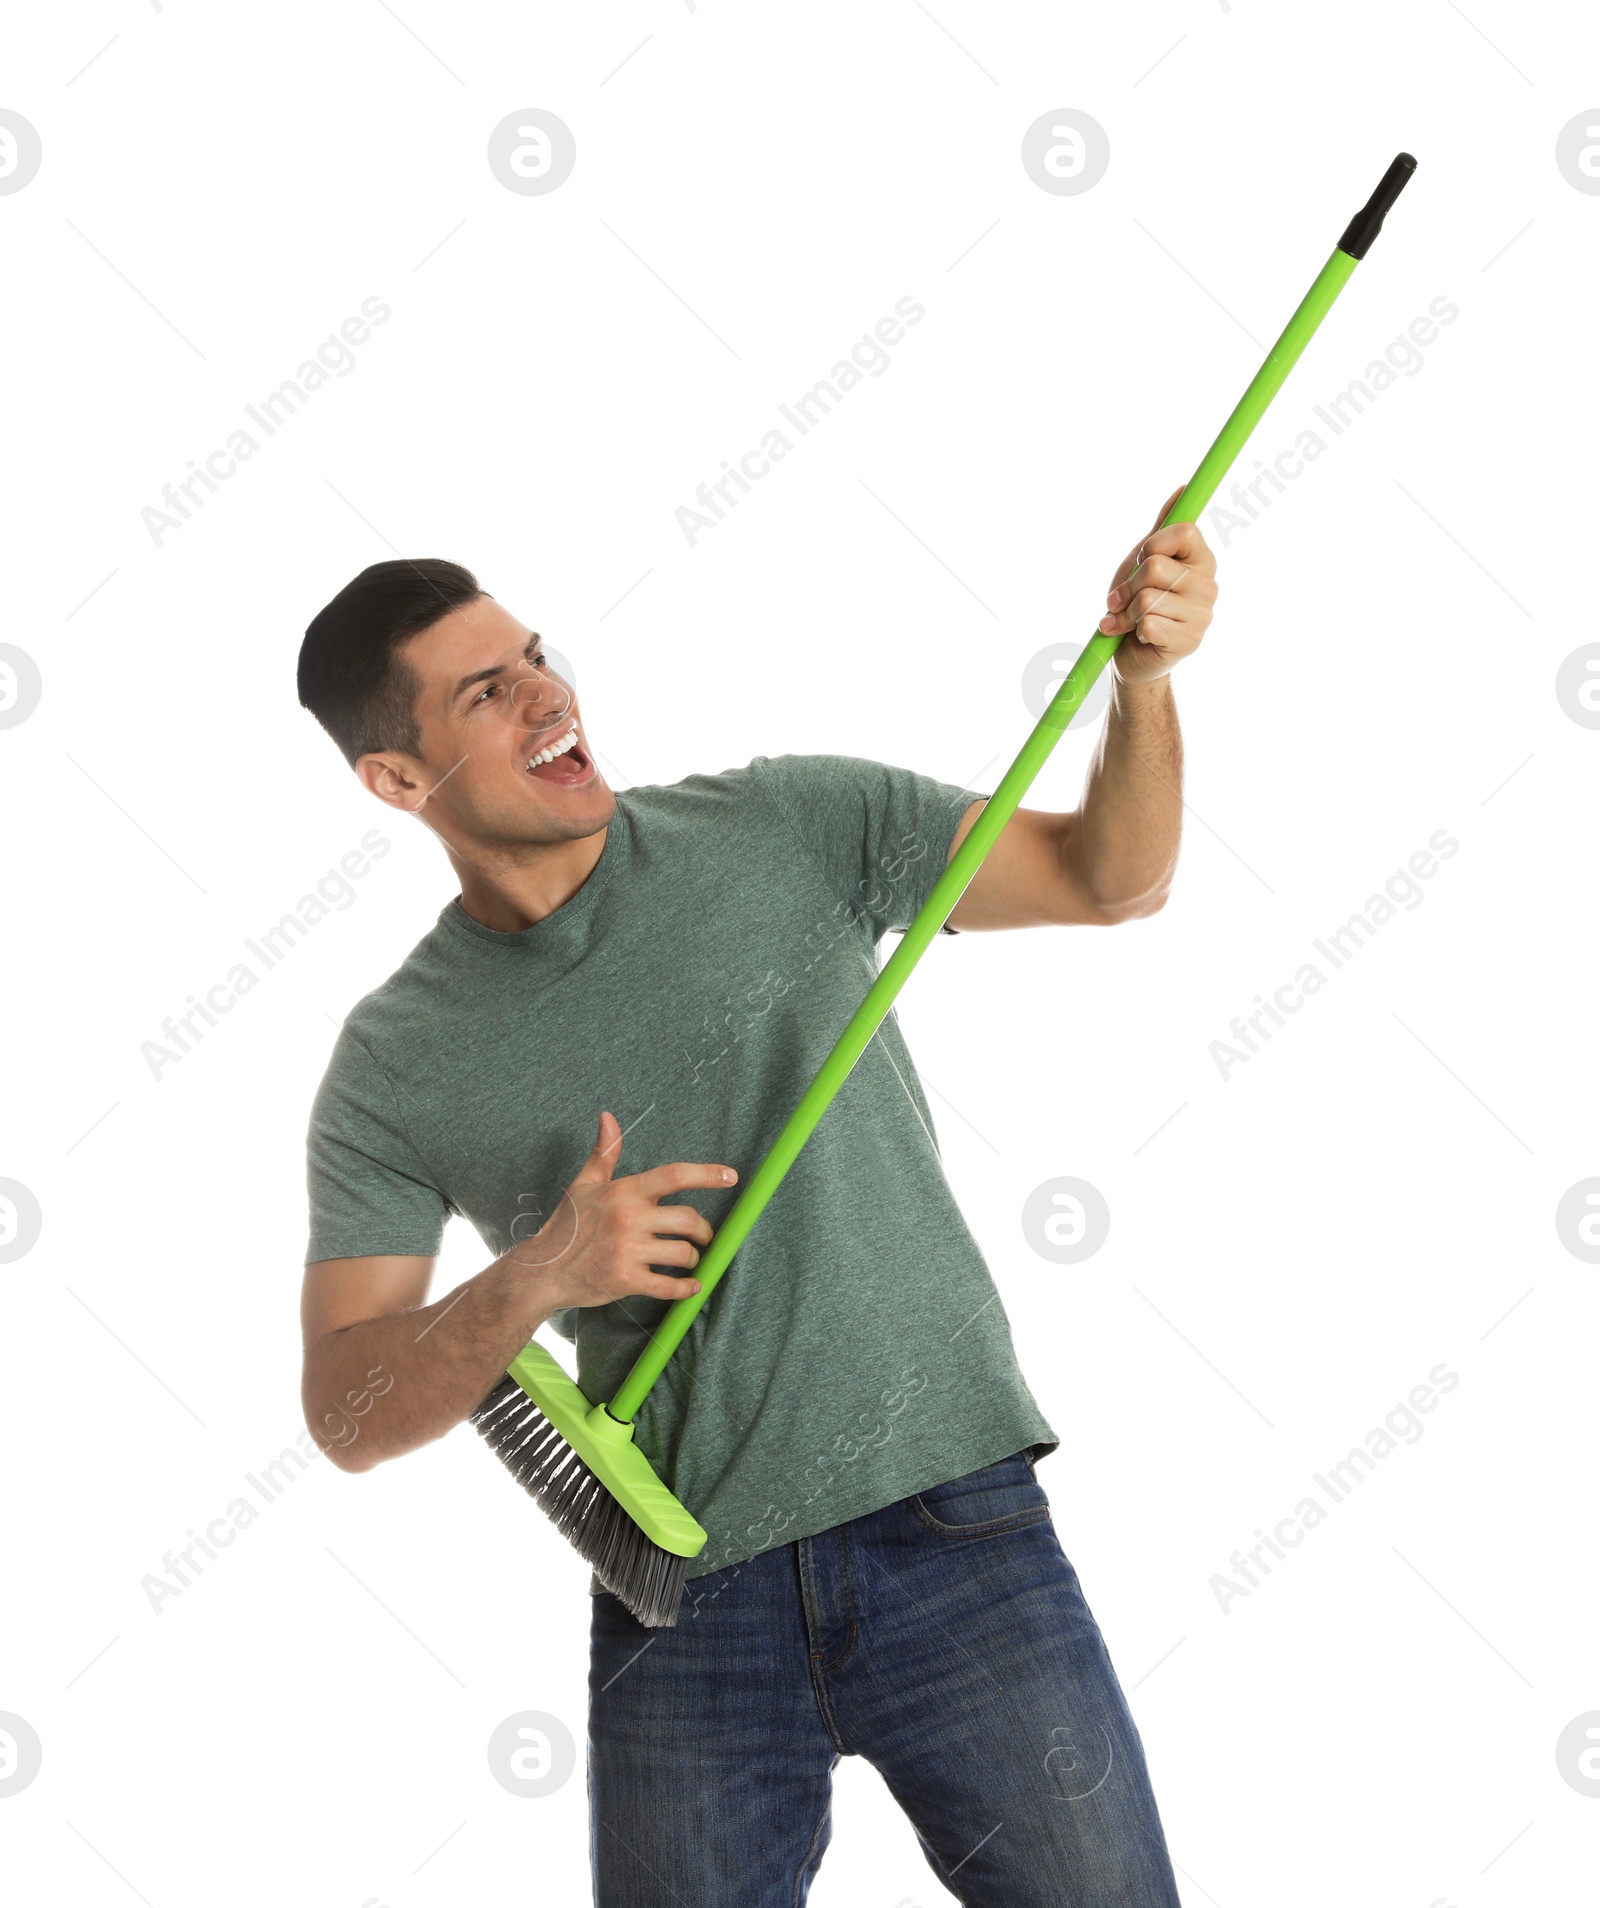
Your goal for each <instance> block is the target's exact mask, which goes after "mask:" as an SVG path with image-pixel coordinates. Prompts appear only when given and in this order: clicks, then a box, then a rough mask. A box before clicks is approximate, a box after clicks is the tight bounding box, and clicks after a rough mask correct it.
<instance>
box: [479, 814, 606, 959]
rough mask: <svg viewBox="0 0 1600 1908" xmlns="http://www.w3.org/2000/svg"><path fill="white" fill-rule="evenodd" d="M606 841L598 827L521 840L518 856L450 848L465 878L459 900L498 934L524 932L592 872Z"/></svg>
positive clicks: (551, 911) (561, 904)
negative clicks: (567, 836)
mask: <svg viewBox="0 0 1600 1908" xmlns="http://www.w3.org/2000/svg"><path fill="white" fill-rule="evenodd" d="M605 845H606V830H605V829H604V828H600V829H597V830H596V831H595V833H594V834H592V835H584V836H582V837H580V838H579V839H578V840H576V841H551V842H537V843H529V844H526V845H519V847H518V849H517V850H516V852H515V856H514V858H513V856H511V855H509V854H508V855H503V856H502V855H495V856H487V855H481V854H480V855H475V856H474V857H473V858H472V859H471V860H468V859H466V858H465V857H464V856H463V855H462V854H461V853H460V851H459V850H457V849H456V848H453V847H450V848H447V850H446V852H447V853H448V854H449V856H450V862H451V866H452V867H453V868H454V869H455V871H456V875H457V878H458V879H459V880H460V882H461V905H462V907H464V908H465V909H466V911H467V913H468V914H470V915H471V916H472V918H473V920H474V921H478V922H480V923H481V924H482V925H483V926H484V927H486V928H493V929H495V930H496V932H497V933H500V934H520V933H521V932H522V930H523V929H524V928H530V927H532V926H533V925H534V923H535V922H537V921H542V920H543V919H544V918H545V916H546V915H549V914H554V913H555V911H556V909H557V908H561V907H565V906H566V904H567V903H568V902H569V901H570V900H571V899H572V897H573V896H574V895H575V894H576V893H577V892H578V890H579V889H580V888H581V887H582V886H583V884H584V882H586V881H587V880H588V879H589V877H590V875H591V874H593V873H594V867H595V863H596V862H597V861H598V860H599V859H600V855H601V851H602V850H603V849H604V847H605Z"/></svg>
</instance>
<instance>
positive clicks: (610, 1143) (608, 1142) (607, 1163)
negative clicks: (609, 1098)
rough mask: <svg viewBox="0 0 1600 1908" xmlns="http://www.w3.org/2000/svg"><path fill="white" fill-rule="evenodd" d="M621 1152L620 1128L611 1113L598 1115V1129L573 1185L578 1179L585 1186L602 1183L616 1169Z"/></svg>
mask: <svg viewBox="0 0 1600 1908" xmlns="http://www.w3.org/2000/svg"><path fill="white" fill-rule="evenodd" d="M621 1153H622V1128H621V1127H620V1126H618V1124H617V1122H616V1117H615V1115H614V1114H611V1113H602V1114H601V1115H600V1131H599V1134H598V1136H597V1137H596V1139H595V1143H594V1145H593V1147H592V1148H591V1149H590V1152H589V1157H588V1158H587V1159H586V1160H585V1161H584V1162H583V1164H582V1165H581V1166H580V1167H579V1168H578V1171H577V1173H576V1175H575V1176H574V1178H573V1181H572V1183H573V1185H574V1186H576V1185H577V1184H578V1183H579V1182H580V1181H581V1182H582V1183H583V1184H584V1185H586V1186H598V1185H603V1184H604V1182H605V1181H606V1180H608V1179H609V1178H610V1177H611V1175H612V1174H613V1173H614V1172H615V1171H616V1167H617V1160H618V1158H619V1157H620V1156H621Z"/></svg>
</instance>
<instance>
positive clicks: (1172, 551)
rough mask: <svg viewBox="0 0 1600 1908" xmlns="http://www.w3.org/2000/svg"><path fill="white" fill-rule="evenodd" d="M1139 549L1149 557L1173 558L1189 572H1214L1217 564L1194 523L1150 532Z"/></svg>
mask: <svg viewBox="0 0 1600 1908" xmlns="http://www.w3.org/2000/svg"><path fill="white" fill-rule="evenodd" d="M1140 547H1141V548H1142V549H1143V550H1144V551H1145V552H1146V553H1147V554H1149V555H1153V556H1167V557H1175V558H1176V559H1177V560H1178V562H1180V563H1186V564H1187V565H1188V566H1189V568H1190V569H1191V570H1214V569H1215V568H1216V564H1217V559H1216V557H1215V556H1214V555H1213V554H1212V551H1211V546H1210V544H1208V543H1207V542H1206V540H1205V538H1204V536H1203V535H1202V534H1201V531H1200V526H1199V525H1198V524H1195V523H1169V524H1168V525H1167V527H1166V528H1165V529H1164V530H1155V531H1152V532H1151V534H1150V535H1149V536H1148V537H1146V538H1145V540H1144V543H1143V544H1142V545H1141V546H1140Z"/></svg>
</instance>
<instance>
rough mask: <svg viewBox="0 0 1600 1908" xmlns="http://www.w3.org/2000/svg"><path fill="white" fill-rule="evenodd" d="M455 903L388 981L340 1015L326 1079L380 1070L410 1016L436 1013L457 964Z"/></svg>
mask: <svg viewBox="0 0 1600 1908" xmlns="http://www.w3.org/2000/svg"><path fill="white" fill-rule="evenodd" d="M456 905H457V904H456V902H455V900H454V899H452V900H451V901H450V902H449V903H448V904H447V906H446V907H445V908H444V909H443V910H442V911H441V913H440V915H439V918H438V920H437V921H436V922H435V923H434V925H433V926H432V927H431V928H430V929H429V930H428V932H427V933H426V934H424V935H423V937H422V939H421V940H420V941H418V942H417V944H416V946H415V947H413V948H412V949H411V951H410V953H409V954H407V955H406V957H405V959H404V960H403V961H402V962H401V963H400V965H399V966H398V967H397V968H396V969H395V970H394V972H393V973H392V974H390V975H389V977H388V979H387V980H384V981H382V982H380V984H379V985H378V986H376V987H374V988H373V989H372V990H371V991H370V992H369V993H366V994H363V995H362V996H361V998H360V999H359V1000H358V1001H357V1002H356V1004H355V1005H354V1006H353V1007H352V1008H351V1009H350V1011H349V1012H348V1013H347V1014H346V1015H345V1017H344V1020H343V1021H342V1022H341V1024H340V1028H339V1037H338V1039H337V1040H336V1041H335V1042H334V1046H333V1052H332V1054H331V1056H330V1057H329V1061H328V1074H329V1076H330V1077H331V1076H333V1075H336V1074H344V1075H346V1076H348V1077H352V1078H353V1077H359V1076H360V1075H362V1074H364V1073H367V1072H369V1071H374V1072H381V1071H382V1068H383V1060H382V1055H383V1051H384V1049H385V1048H386V1047H387V1046H388V1045H389V1044H390V1043H391V1042H392V1041H393V1040H394V1039H395V1037H396V1036H398V1035H401V1034H403V1032H404V1030H405V1028H406V1026H407V1024H408V1023H409V1022H411V1021H412V1020H413V1018H414V1016H416V1015H417V1014H418V1013H431V1012H434V1011H436V1010H437V1008H438V1006H439V1004H440V1003H441V1001H442V1000H443V999H444V998H446V997H448V995H449V994H450V993H451V992H453V991H454V990H453V988H452V987H451V976H452V973H453V972H454V971H455V969H456V968H457V966H458V965H459V961H460V958H461V949H460V943H461V940H462V939H463V938H464V937H462V936H460V935H459V934H458V933H456V932H455V931H454V930H452V929H451V927H450V926H449V923H448V916H449V914H450V910H451V909H452V908H454V907H455V906H456Z"/></svg>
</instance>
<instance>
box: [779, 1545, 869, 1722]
mask: <svg viewBox="0 0 1600 1908" xmlns="http://www.w3.org/2000/svg"><path fill="white" fill-rule="evenodd" d="M794 1550H795V1559H796V1562H797V1563H798V1564H799V1567H800V1605H801V1611H802V1614H803V1615H804V1617H805V1624H806V1669H807V1672H808V1673H809V1675H810V1677H811V1694H812V1695H813V1696H814V1697H815V1698H816V1704H817V1711H818V1713H819V1714H820V1715H821V1717H822V1726H823V1728H824V1729H826V1730H827V1732H828V1740H829V1741H830V1742H831V1743H832V1744H833V1746H834V1748H835V1749H837V1750H838V1752H839V1754H840V1755H842V1756H847V1755H849V1754H850V1751H849V1749H848V1748H846V1746H845V1744H844V1742H843V1741H842V1739H841V1738H840V1735H839V1725H838V1721H837V1719H836V1717H835V1716H834V1713H833V1704H832V1703H831V1702H830V1701H829V1698H828V1691H827V1687H826V1685H825V1684H824V1683H823V1681H822V1676H821V1674H820V1673H819V1667H818V1663H817V1652H816V1651H815V1650H813V1649H812V1648H811V1640H812V1638H813V1637H814V1636H815V1635H816V1630H817V1621H818V1612H817V1601H816V1596H815V1594H814V1588H813V1585H814V1578H815V1574H816V1573H815V1569H814V1567H813V1562H812V1557H813V1551H812V1540H811V1539H810V1538H809V1537H802V1538H800V1539H799V1540H798V1542H797V1543H796V1544H795V1547H794ZM854 1642H855V1625H854V1622H852V1623H851V1626H850V1645H851V1646H853V1645H854ZM848 1653H849V1649H848V1646H847V1649H846V1654H848Z"/></svg>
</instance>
